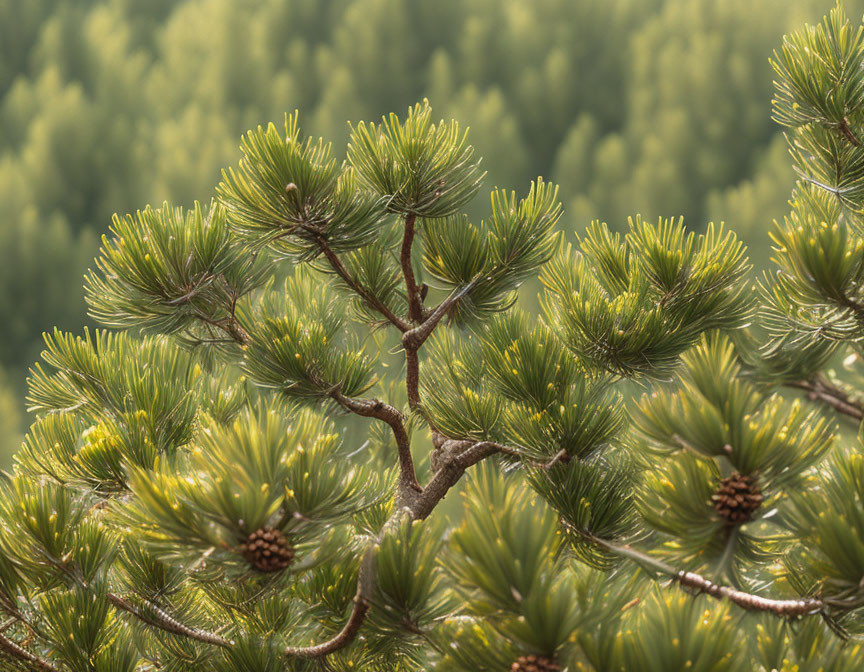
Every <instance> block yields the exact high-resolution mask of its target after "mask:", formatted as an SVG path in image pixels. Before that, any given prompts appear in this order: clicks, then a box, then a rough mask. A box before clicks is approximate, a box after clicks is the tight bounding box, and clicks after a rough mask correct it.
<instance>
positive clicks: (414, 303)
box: [399, 213, 424, 324]
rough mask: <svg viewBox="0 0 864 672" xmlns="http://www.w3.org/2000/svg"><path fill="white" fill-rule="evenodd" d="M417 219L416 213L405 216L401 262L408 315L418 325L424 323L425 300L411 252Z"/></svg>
mask: <svg viewBox="0 0 864 672" xmlns="http://www.w3.org/2000/svg"><path fill="white" fill-rule="evenodd" d="M416 220H417V217H416V215H415V214H414V213H410V214H408V215H406V216H405V233H404V235H403V236H402V251H401V254H400V257H399V260H400V262H401V265H402V275H403V276H405V292H406V294H407V296H408V314H409V315H410V316H411V319H412V320H413V321H414V322H416V323H418V324H419V323H421V322H423V318H424V316H423V313H424V310H423V299H421V298H420V288H419V287H418V286H417V280H416V279H415V277H414V264H413V263H412V262H411V250H412V248H413V246H414V233H415V224H416Z"/></svg>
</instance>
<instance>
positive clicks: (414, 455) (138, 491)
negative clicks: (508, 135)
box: [0, 9, 864, 672]
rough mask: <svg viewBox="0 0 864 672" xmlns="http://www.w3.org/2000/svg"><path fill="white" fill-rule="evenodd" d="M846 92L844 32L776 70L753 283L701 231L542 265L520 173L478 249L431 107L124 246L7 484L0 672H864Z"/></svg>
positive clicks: (266, 166)
mask: <svg viewBox="0 0 864 672" xmlns="http://www.w3.org/2000/svg"><path fill="white" fill-rule="evenodd" d="M862 62H864V29H862V28H860V27H856V26H853V25H852V24H851V23H850V22H849V20H848V19H847V18H846V16H845V15H844V14H843V12H842V11H841V10H839V9H837V10H835V11H833V12H832V13H831V14H830V15H829V16H828V17H826V19H825V20H824V22H823V23H821V24H820V25H818V26H808V27H805V28H804V29H803V30H801V31H800V32H798V33H796V34H794V35H792V36H790V37H789V38H787V39H786V41H785V42H784V44H783V46H782V48H781V50H780V51H779V52H778V53H777V54H776V55H775V58H774V66H775V68H776V70H777V73H778V83H777V96H776V99H775V101H774V111H775V118H776V119H777V120H778V121H779V122H780V123H782V124H784V125H786V126H787V127H788V129H789V142H790V145H791V147H792V150H793V151H792V154H793V158H794V160H795V162H796V169H797V170H798V173H799V175H800V180H799V182H798V184H797V186H796V192H795V196H794V198H793V201H792V213H791V214H790V216H789V217H788V219H787V220H786V221H785V222H784V223H782V224H777V225H776V231H775V234H774V235H775V240H776V248H775V262H776V264H777V271H776V273H773V274H769V275H766V276H765V277H764V278H763V279H762V280H761V281H760V282H759V283H756V284H753V283H751V281H750V279H749V276H748V273H749V270H750V265H749V262H748V260H747V256H746V250H745V248H744V245H743V243H742V242H741V241H739V240H738V239H737V238H736V236H735V235H734V233H732V232H731V231H729V230H728V229H726V228H725V227H724V226H723V225H716V226H715V225H709V226H708V227H707V228H706V229H705V232H704V233H702V234H697V233H696V232H693V231H690V230H688V229H687V228H686V227H685V225H684V223H683V222H682V221H681V220H680V219H674V218H672V219H660V220H659V221H658V222H656V223H654V222H648V221H644V220H642V219H641V218H639V217H634V218H633V219H631V220H630V223H629V231H628V232H627V233H626V234H625V235H623V236H622V235H620V234H617V233H613V232H612V230H611V229H610V228H609V227H607V226H606V225H605V224H603V223H600V222H595V223H593V224H591V226H590V227H588V229H587V231H585V233H584V234H583V235H580V236H578V237H577V239H576V240H575V241H567V240H565V236H563V235H562V234H560V233H558V222H559V219H560V217H561V214H562V209H561V206H560V204H559V202H558V199H557V188H556V187H555V186H554V185H551V184H549V183H548V182H545V181H544V180H542V179H540V178H538V179H537V180H536V181H535V182H534V183H533V184H531V185H530V186H528V187H527V188H526V189H525V190H524V191H523V192H522V193H521V194H516V193H510V192H505V191H501V190H494V191H492V194H491V198H490V206H491V207H490V210H489V214H488V216H487V217H485V218H483V219H481V220H479V221H472V220H469V218H468V217H467V216H466V215H464V214H463V212H462V211H463V210H464V208H465V206H466V204H467V203H468V202H469V201H470V200H471V199H472V198H473V197H474V196H475V195H476V194H477V193H478V191H480V189H481V186H482V178H483V172H482V169H481V164H480V160H479V158H478V157H475V156H474V153H473V150H472V148H471V146H470V144H469V143H468V138H467V135H466V132H465V131H464V130H463V129H461V128H460V127H459V125H458V124H457V122H455V121H440V122H436V121H434V118H433V117H432V111H431V108H430V107H429V105H428V104H427V103H425V102H424V103H421V104H418V105H416V106H415V107H413V108H411V109H410V110H409V111H408V113H407V115H406V116H404V117H399V116H396V115H390V116H389V117H386V118H385V119H384V120H383V121H382V122H381V123H380V124H375V123H358V124H356V125H354V126H353V127H352V129H351V135H350V140H349V143H348V147H347V160H346V161H344V162H340V161H339V160H337V159H336V158H335V154H334V152H333V150H332V148H331V147H330V145H329V144H327V143H326V142H325V141H324V140H321V139H314V138H307V137H305V136H304V135H303V133H302V129H301V126H300V123H299V117H298V115H297V114H296V113H295V114H293V115H288V116H287V117H286V120H285V126H284V129H281V130H280V129H277V128H276V127H275V126H274V125H270V126H268V127H266V128H263V127H259V128H258V129H255V130H252V131H250V132H249V133H248V134H247V135H246V136H245V137H244V138H243V141H242V145H241V147H242V152H243V157H242V159H241V161H240V163H239V165H238V166H235V167H233V168H230V169H227V170H226V171H225V172H224V173H223V179H222V182H221V183H220V184H219V185H218V187H217V188H216V191H215V195H214V199H213V200H212V202H211V203H210V204H209V205H207V206H202V205H196V206H195V207H194V208H193V209H192V210H190V211H184V210H182V209H180V208H176V207H172V206H170V205H168V204H164V205H163V206H161V207H160V208H158V209H153V208H146V209H145V210H143V211H139V212H138V213H136V214H135V215H132V216H127V217H117V218H116V219H115V221H114V225H113V227H112V230H111V234H110V236H108V237H106V238H105V239H104V241H103V245H102V249H101V252H100V255H99V258H98V259H97V260H96V263H95V266H94V269H93V270H92V271H91V272H90V273H89V274H88V276H87V278H86V291H87V299H88V302H89V305H90V311H91V314H92V316H93V317H94V318H95V319H97V320H99V321H100V322H101V323H102V324H103V325H104V326H105V327H106V329H105V330H100V331H97V332H96V333H89V332H85V334H84V335H83V336H75V335H72V334H67V333H62V332H59V331H57V332H55V333H53V334H50V335H48V336H46V348H45V352H44V354H43V360H44V361H43V363H42V364H38V365H36V366H35V367H34V368H33V369H32V373H31V377H30V388H29V389H30V391H29V397H28V399H29V403H30V406H31V408H32V409H33V410H34V411H36V413H37V414H38V419H37V420H36V422H35V423H34V424H33V426H32V427H31V429H30V432H29V433H28V436H27V438H26V441H25V443H24V445H23V446H22V448H21V450H20V451H19V453H18V455H17V461H16V465H15V469H14V471H13V472H12V473H10V474H6V475H4V476H3V478H2V483H0V612H2V613H3V615H4V617H5V619H4V621H3V622H2V624H0V661H2V666H3V667H2V669H8V670H42V671H48V672H52V671H55V672H109V671H110V672H127V671H128V672H132V671H145V670H168V671H172V672H183V671H187V670H188V671H190V672H191V671H192V670H205V669H206V670H215V671H217V672H262V671H263V672H269V671H276V670H322V671H324V670H327V671H336V672H347V671H348V670H371V671H382V672H383V671H385V670H386V671H393V672H401V671H405V672H408V671H410V670H429V669H435V670H441V671H442V672H460V671H462V672H477V671H480V672H506V671H507V670H510V671H511V672H564V671H573V672H575V671H577V670H578V671H589V670H594V671H596V672H606V671H609V672H611V671H621V672H624V671H627V672H630V671H636V672H642V671H644V672H661V671H662V672H670V671H675V670H682V671H683V670H689V671H690V672H721V671H723V670H729V671H734V670H741V669H748V670H751V669H752V670H763V671H765V672H768V671H769V670H788V671H791V670H817V669H822V670H828V669H831V670H840V671H842V670H850V671H851V670H859V669H861V667H862V664H864V654H862V649H861V648H860V646H858V645H857V644H855V643H854V640H855V639H856V638H858V637H860V636H862V635H864V613H862V605H864V588H862V586H864V581H862V577H864V542H862V539H864V504H862V502H864V461H862V459H861V446H860V445H859V444H858V442H857V441H856V440H855V439H854V438H853V437H854V431H844V430H848V429H850V428H851V424H852V423H853V422H858V423H860V422H861V420H862V418H864V404H862V403H861V402H860V401H859V399H858V396H857V393H856V391H855V390H856V387H855V385H856V383H861V382H862V379H861V374H860V372H859V370H858V368H859V362H860V355H859V351H860V343H861V340H862V339H864V295H862V291H864V290H862V283H861V276H862V274H864V271H862V268H864V263H862V259H861V255H862V249H864V238H862V233H864V224H862V221H864V219H862V217H864V214H862V212H864V211H862V199H861V198H860V193H859V192H864V172H862V171H861V168H860V166H861V165H864V147H862V142H864V140H860V139H859V138H861V137H862V136H864V70H862V68H861V64H862ZM538 276H539V279H540V283H541V287H542V292H541V299H540V305H541V311H540V314H539V315H531V314H529V313H528V312H527V311H526V310H524V309H523V308H522V307H520V306H519V305H518V296H517V290H518V289H519V287H520V286H521V285H522V284H523V283H525V282H526V281H527V280H529V279H531V278H536V277H538ZM841 360H842V361H843V363H844V364H843V366H844V371H842V372H841V373H840V374H837V373H835V372H834V371H833V370H832V369H829V368H826V367H828V366H829V365H832V364H833V363H834V362H839V361H841ZM802 392H803V393H804V394H802ZM457 485H458V488H456V486H457ZM457 489H458V490H459V491H460V497H461V506H459V507H454V506H452V505H451V504H450V502H449V500H448V502H447V506H445V507H439V505H441V504H442V502H444V500H445V498H446V497H447V495H448V493H450V492H451V490H452V491H454V492H455V491H456V490H457ZM850 640H851V641H850Z"/></svg>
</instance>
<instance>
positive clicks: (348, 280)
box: [318, 236, 411, 332]
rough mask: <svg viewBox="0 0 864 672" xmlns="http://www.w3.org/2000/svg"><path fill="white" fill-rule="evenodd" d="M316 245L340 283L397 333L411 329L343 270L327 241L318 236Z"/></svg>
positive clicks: (340, 262) (346, 270) (345, 269)
mask: <svg viewBox="0 0 864 672" xmlns="http://www.w3.org/2000/svg"><path fill="white" fill-rule="evenodd" d="M318 245H319V246H320V248H321V252H322V253H323V254H324V256H325V257H326V258H327V261H329V262H330V267H331V268H332V269H333V272H334V273H336V275H338V276H339V277H340V278H342V281H343V282H344V283H345V284H346V285H348V286H349V287H350V288H351V289H352V290H353V291H354V292H355V293H357V294H359V295H360V297H361V298H362V299H363V300H364V301H366V303H368V304H369V305H370V306H372V307H373V308H374V309H375V310H377V311H378V312H379V313H381V314H382V315H383V316H384V317H386V318H387V320H389V321H390V323H391V324H393V325H394V326H395V327H396V328H397V329H399V331H403V332H405V331H408V330H409V329H410V328H411V327H410V325H409V324H408V323H407V322H405V320H403V319H402V318H401V317H399V316H398V315H396V314H395V313H394V312H393V311H392V310H390V308H388V307H387V306H386V305H385V304H384V303H383V302H382V301H381V300H380V299H379V298H378V297H377V296H375V295H374V294H373V293H372V292H371V291H369V290H368V289H367V288H366V287H364V286H363V285H361V284H360V283H359V282H358V281H357V280H356V279H355V278H354V277H352V275H351V274H350V273H349V272H348V269H347V268H345V264H343V263H342V260H341V259H339V257H338V255H337V254H336V253H335V252H334V251H333V249H332V248H331V247H330V246H329V245H328V244H327V241H326V240H325V239H324V238H323V237H322V236H318Z"/></svg>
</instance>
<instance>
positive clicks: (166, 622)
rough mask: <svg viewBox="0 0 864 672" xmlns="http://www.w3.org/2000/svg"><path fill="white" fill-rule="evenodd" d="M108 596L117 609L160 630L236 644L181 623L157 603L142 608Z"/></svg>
mask: <svg viewBox="0 0 864 672" xmlns="http://www.w3.org/2000/svg"><path fill="white" fill-rule="evenodd" d="M106 597H107V598H108V601H109V602H110V603H111V604H113V605H114V606H115V607H116V608H117V609H120V610H121V611H125V612H126V613H128V614H131V615H132V616H134V617H135V618H137V619H138V620H139V621H142V622H144V623H147V624H148V625H152V626H153V627H155V628H159V629H160V630H164V631H165V632H170V633H172V634H175V635H180V636H181V637H188V638H189V639H194V640H197V641H199V642H204V643H205V644H214V645H216V646H221V647H223V648H230V647H232V646H234V642H233V641H232V640H230V639H225V638H224V637H220V636H219V635H217V634H215V633H213V632H208V631H206V630H201V629H200V628H193V627H191V626H188V625H185V624H183V623H181V622H180V621H178V620H177V619H176V618H174V617H173V616H170V615H169V614H166V613H165V612H164V611H162V609H160V608H159V607H157V606H156V605H155V604H152V603H147V605H146V608H145V609H141V608H139V607H136V606H135V605H134V604H131V603H130V602H127V601H126V600H125V599H123V598H122V597H120V596H119V595H115V594H113V593H108V595H107V596H106Z"/></svg>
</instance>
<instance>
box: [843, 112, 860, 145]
mask: <svg viewBox="0 0 864 672" xmlns="http://www.w3.org/2000/svg"><path fill="white" fill-rule="evenodd" d="M838 128H839V129H840V132H841V133H842V134H843V136H844V137H845V138H846V139H847V140H848V141H849V142H850V143H852V144H853V145H854V146H855V147H860V146H861V141H860V140H859V139H858V137H857V136H856V135H855V134H854V133H853V132H852V129H851V128H850V127H849V120H848V119H847V118H846V117H843V119H842V120H841V121H840V123H839V124H838Z"/></svg>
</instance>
